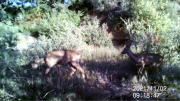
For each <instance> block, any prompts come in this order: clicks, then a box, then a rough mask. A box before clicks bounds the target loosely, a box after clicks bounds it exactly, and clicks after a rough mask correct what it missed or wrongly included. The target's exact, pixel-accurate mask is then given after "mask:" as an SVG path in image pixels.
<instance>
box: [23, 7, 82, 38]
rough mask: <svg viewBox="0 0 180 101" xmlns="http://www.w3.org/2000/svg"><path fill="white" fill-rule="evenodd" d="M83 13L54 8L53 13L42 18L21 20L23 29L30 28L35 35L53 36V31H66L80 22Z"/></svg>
mask: <svg viewBox="0 0 180 101" xmlns="http://www.w3.org/2000/svg"><path fill="white" fill-rule="evenodd" d="M81 15H82V13H80V12H78V13H76V12H74V11H69V10H61V11H60V12H58V11H57V10H55V9H54V10H53V11H52V12H51V13H46V14H45V15H44V17H43V18H42V19H35V20H33V21H29V22H24V21H22V22H20V26H22V30H25V31H26V30H29V31H30V32H31V33H32V34H33V35H34V36H40V35H46V36H48V37H50V36H51V33H56V32H66V31H67V30H69V29H70V28H72V27H76V26H78V25H79V23H80V16H81Z"/></svg>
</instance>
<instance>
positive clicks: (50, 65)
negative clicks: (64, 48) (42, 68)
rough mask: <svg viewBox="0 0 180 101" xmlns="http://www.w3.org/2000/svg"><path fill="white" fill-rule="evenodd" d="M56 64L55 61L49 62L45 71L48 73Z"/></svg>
mask: <svg viewBox="0 0 180 101" xmlns="http://www.w3.org/2000/svg"><path fill="white" fill-rule="evenodd" d="M54 64H55V63H47V66H48V67H47V69H46V72H45V74H46V75H47V74H48V73H49V71H50V69H51V68H53V66H54Z"/></svg>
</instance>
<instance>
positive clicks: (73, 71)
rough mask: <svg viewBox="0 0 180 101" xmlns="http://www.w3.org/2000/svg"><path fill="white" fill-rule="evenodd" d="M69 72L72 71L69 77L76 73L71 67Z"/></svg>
mask: <svg viewBox="0 0 180 101" xmlns="http://www.w3.org/2000/svg"><path fill="white" fill-rule="evenodd" d="M71 70H72V72H71V74H70V77H71V76H72V75H73V74H74V73H75V72H76V69H74V68H73V67H71Z"/></svg>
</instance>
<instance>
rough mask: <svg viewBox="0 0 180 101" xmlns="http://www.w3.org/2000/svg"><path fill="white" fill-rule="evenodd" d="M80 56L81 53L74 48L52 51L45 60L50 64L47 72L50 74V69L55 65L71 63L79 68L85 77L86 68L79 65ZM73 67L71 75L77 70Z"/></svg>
mask: <svg viewBox="0 0 180 101" xmlns="http://www.w3.org/2000/svg"><path fill="white" fill-rule="evenodd" d="M80 57H81V55H80V54H79V53H78V52H76V51H74V50H59V51H53V52H50V53H48V54H47V55H46V56H45V57H44V61H45V63H46V64H47V66H48V67H47V69H46V71H45V74H48V73H49V71H50V69H51V68H53V67H54V66H55V65H58V64H63V63H69V64H71V65H72V66H73V67H75V68H76V69H77V70H79V71H80V72H81V73H82V76H83V78H84V69H83V68H82V67H81V66H80V65H79V60H80ZM71 69H72V71H73V72H72V73H71V74H70V76H72V75H73V74H74V72H75V71H76V70H75V69H73V68H71Z"/></svg>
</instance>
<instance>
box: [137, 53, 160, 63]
mask: <svg viewBox="0 0 180 101" xmlns="http://www.w3.org/2000/svg"><path fill="white" fill-rule="evenodd" d="M136 56H137V57H138V58H139V59H143V60H144V62H145V64H146V65H148V64H151V63H158V62H161V61H162V60H163V57H162V56H161V55H159V54H153V53H148V54H136Z"/></svg>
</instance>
